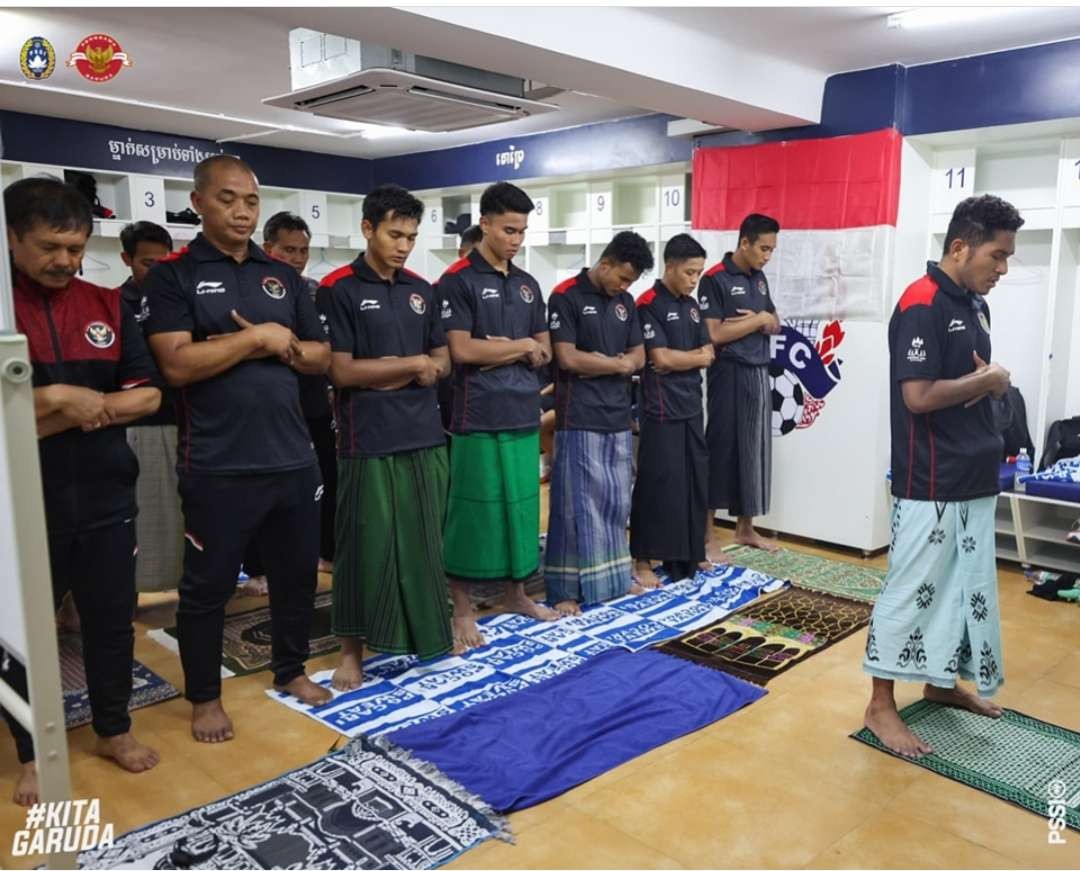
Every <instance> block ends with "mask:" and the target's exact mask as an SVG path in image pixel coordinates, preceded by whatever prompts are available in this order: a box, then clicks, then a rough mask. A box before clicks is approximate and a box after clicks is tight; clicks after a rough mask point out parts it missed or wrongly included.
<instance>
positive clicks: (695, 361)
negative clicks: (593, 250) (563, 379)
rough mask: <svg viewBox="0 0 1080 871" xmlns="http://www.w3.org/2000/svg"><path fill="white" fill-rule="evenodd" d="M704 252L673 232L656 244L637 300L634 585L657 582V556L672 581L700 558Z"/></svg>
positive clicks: (704, 468)
mask: <svg viewBox="0 0 1080 871" xmlns="http://www.w3.org/2000/svg"><path fill="white" fill-rule="evenodd" d="M704 271H705V249H704V248H702V247H701V245H700V244H699V243H698V242H697V241H696V240H695V239H694V238H693V237H691V236H689V235H687V234H686V233H680V234H679V235H678V236H673V237H672V238H671V239H670V240H668V243H667V245H665V246H664V277H663V278H662V279H660V280H659V281H657V282H656V284H655V285H653V288H652V290H648V291H646V292H645V293H643V294H642V295H641V296H640V297H639V298H638V301H637V311H638V315H639V316H640V318H641V332H642V336H643V337H644V339H645V354H646V356H647V357H648V364H647V365H646V367H645V371H644V373H643V374H642V376H641V382H642V388H643V393H644V402H643V406H644V407H643V410H642V420H641V444H640V445H639V447H638V472H637V480H636V481H635V482H634V493H633V497H632V506H631V511H630V553H631V554H632V555H633V557H634V560H635V561H636V563H637V574H638V579H639V581H640V582H641V585H642V586H645V587H654V586H657V584H658V581H657V579H656V575H655V574H654V573H653V570H652V566H651V562H652V561H656V560H659V561H661V562H663V563H664V569H665V570H666V571H667V572H668V574H669V575H670V576H671V578H672V580H675V581H678V580H681V579H683V578H686V577H692V576H693V574H694V572H695V571H696V569H697V567H698V565H699V564H700V563H702V562H703V561H704V560H705V542H704V539H703V538H702V536H701V530H702V529H703V528H704V524H705V512H706V505H705V502H706V498H705V497H706V492H705V490H706V483H707V480H708V459H709V458H708V452H707V451H706V448H705V432H704V427H703V421H702V416H703V412H702V404H701V370H702V369H704V368H705V367H707V366H708V365H709V364H710V363H712V360H713V346H712V342H710V341H709V334H708V332H707V331H706V329H705V322H704V319H703V318H702V316H701V309H700V308H698V304H697V301H696V300H695V299H694V298H693V293H694V288H695V287H697V283H698V280H699V279H700V278H701V273H702V272H704Z"/></svg>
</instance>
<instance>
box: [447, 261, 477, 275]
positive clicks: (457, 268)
mask: <svg viewBox="0 0 1080 871" xmlns="http://www.w3.org/2000/svg"><path fill="white" fill-rule="evenodd" d="M470 262H471V261H470V260H469V258H468V257H462V258H461V259H460V260H458V261H457V262H456V263H451V264H450V265H449V266H448V267H446V272H444V273H443V275H453V274H454V273H455V272H461V270H462V269H465V268H466V267H467V266H468V265H469V263H470Z"/></svg>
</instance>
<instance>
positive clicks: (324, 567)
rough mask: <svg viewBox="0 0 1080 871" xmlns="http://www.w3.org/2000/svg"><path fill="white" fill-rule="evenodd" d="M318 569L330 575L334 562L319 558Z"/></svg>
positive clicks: (332, 571)
mask: <svg viewBox="0 0 1080 871" xmlns="http://www.w3.org/2000/svg"><path fill="white" fill-rule="evenodd" d="M319 571H320V572H325V573H326V574H328V575H332V574H333V573H334V564H333V563H332V562H330V560H328V559H321V560H319Z"/></svg>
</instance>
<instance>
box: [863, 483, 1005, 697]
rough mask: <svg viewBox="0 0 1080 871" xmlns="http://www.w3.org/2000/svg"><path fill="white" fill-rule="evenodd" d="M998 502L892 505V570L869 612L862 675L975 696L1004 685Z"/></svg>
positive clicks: (900, 501) (903, 501)
mask: <svg viewBox="0 0 1080 871" xmlns="http://www.w3.org/2000/svg"><path fill="white" fill-rule="evenodd" d="M996 505H997V498H996V497H993V496H989V497H986V498H984V499H974V500H971V501H967V502H923V501H916V500H912V499H896V500H895V501H894V503H893V519H892V530H893V532H892V534H893V539H892V547H891V548H890V552H889V571H888V574H887V575H886V576H885V584H884V586H883V587H882V590H881V595H880V597H879V598H878V600H877V603H876V604H875V605H874V612H873V615H872V617H871V620H870V628H869V631H868V635H867V639H866V656H865V658H864V659H863V670H864V671H866V672H867V673H869V674H871V675H873V676H874V677H878V678H883V679H885V680H912V681H921V682H925V683H928V684H931V685H933V686H938V687H946V688H951V687H954V686H956V680H957V678H963V679H965V680H970V681H974V683H975V686H976V689H977V690H978V693H979V695H980V696H992V695H993V694H994V693H995V692H997V689H998V687H1000V686H1001V685H1002V684H1003V683H1004V682H1005V673H1004V670H1003V666H1002V658H1001V624H1000V621H999V616H998V593H997V559H996V555H995V543H994V512H995V508H996Z"/></svg>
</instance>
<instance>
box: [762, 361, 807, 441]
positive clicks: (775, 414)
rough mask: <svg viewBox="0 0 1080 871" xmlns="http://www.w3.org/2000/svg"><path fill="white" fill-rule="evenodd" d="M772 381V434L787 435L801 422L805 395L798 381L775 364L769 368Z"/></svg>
mask: <svg viewBox="0 0 1080 871" xmlns="http://www.w3.org/2000/svg"><path fill="white" fill-rule="evenodd" d="M769 376H770V378H771V379H772V432H773V435H774V436H776V435H787V434H788V433H789V432H792V431H793V430H794V429H795V428H796V427H797V426H798V425H799V423H800V422H801V421H802V414H803V400H804V399H805V395H804V393H803V387H802V385H801V384H800V383H799V380H798V379H797V378H796V377H795V376H794V375H792V374H791V373H790V372H788V371H787V370H786V369H784V368H783V367H782V366H777V365H776V364H775V363H774V364H772V365H770V366H769Z"/></svg>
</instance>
